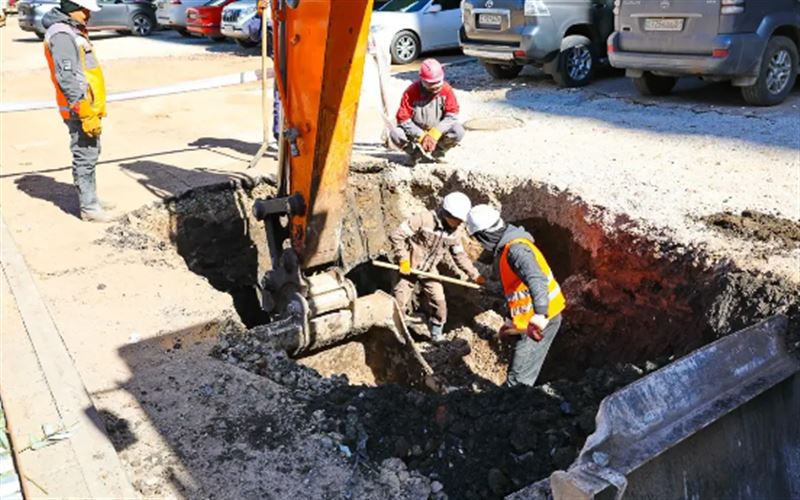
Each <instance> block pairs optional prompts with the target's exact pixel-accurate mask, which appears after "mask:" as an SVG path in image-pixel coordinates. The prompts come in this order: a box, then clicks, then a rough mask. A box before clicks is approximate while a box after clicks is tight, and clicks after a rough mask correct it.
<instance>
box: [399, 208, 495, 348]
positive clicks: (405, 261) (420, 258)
mask: <svg viewBox="0 0 800 500" xmlns="http://www.w3.org/2000/svg"><path fill="white" fill-rule="evenodd" d="M471 207H472V202H470V200H469V198H468V197H467V195H465V194H463V193H459V192H454V193H450V194H448V195H447V196H445V197H444V199H443V200H442V205H441V206H440V207H439V208H437V209H434V210H430V211H427V212H422V213H419V214H416V215H414V216H413V217H411V218H409V219H408V220H406V221H404V222H403V223H402V224H400V227H398V228H397V230H396V231H395V232H394V233H393V234H392V235H391V236H390V237H389V240H390V242H391V245H392V250H393V252H394V257H395V258H396V259H397V262H399V264H400V274H401V278H400V281H399V282H398V283H397V285H396V286H395V288H394V296H395V299H397V302H398V304H399V305H400V308H401V310H403V311H405V310H406V307H407V306H408V304H409V302H411V298H412V295H413V294H414V287H415V281H413V280H412V278H411V276H410V274H411V269H412V268H413V269H415V270H418V271H424V272H436V267H437V266H438V265H439V263H440V262H441V260H442V258H443V257H444V255H445V252H448V251H449V252H450V254H451V255H452V256H453V260H454V261H455V263H456V265H457V266H458V267H459V268H461V270H462V271H464V272H465V273H466V274H467V275H468V276H469V278H470V279H471V280H473V281H475V282H476V283H478V284H482V283H484V281H485V280H484V278H483V277H482V276H481V274H480V273H479V272H478V270H477V269H475V266H474V265H473V264H472V262H471V261H470V260H469V257H467V254H466V252H465V251H464V247H463V246H462V239H463V237H464V232H463V230H462V229H461V227H462V223H463V222H464V220H465V219H466V217H467V213H468V212H469V210H470V208H471ZM419 283H420V285H421V287H422V290H421V292H422V294H423V296H424V298H425V300H426V302H427V305H428V307H429V308H430V312H431V314H430V318H429V326H430V331H431V340H433V341H434V342H437V343H438V342H441V341H443V340H444V325H445V323H446V322H447V300H446V298H445V295H444V287H443V286H442V283H441V282H439V281H436V280H433V279H424V278H421V279H419Z"/></svg>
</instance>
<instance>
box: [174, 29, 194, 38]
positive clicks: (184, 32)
mask: <svg viewBox="0 0 800 500" xmlns="http://www.w3.org/2000/svg"><path fill="white" fill-rule="evenodd" d="M175 31H177V32H178V34H179V35H180V36H182V37H184V38H189V37H191V36H192V34H191V33H189V30H187V29H186V28H176V29H175Z"/></svg>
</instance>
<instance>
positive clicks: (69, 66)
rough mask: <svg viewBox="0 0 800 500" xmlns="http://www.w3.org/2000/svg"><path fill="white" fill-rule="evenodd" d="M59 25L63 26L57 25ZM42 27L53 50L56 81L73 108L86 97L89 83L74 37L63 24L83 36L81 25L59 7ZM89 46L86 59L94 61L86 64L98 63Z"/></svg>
mask: <svg viewBox="0 0 800 500" xmlns="http://www.w3.org/2000/svg"><path fill="white" fill-rule="evenodd" d="M59 24H61V25H62V26H57V25H59ZM42 25H43V26H44V28H45V29H46V30H47V32H46V33H45V42H46V43H47V44H48V46H49V47H50V54H51V55H52V57H53V66H54V69H55V75H56V82H57V83H58V86H59V87H61V91H62V92H63V93H64V96H65V97H66V98H67V103H69V106H70V107H72V106H74V105H75V103H77V102H78V101H80V100H81V99H83V97H84V96H85V95H86V88H87V87H88V84H87V83H86V76H85V75H84V74H83V67H82V66H81V59H80V54H79V52H78V47H77V45H76V44H75V37H74V36H72V35H70V34H69V33H66V32H65V31H66V30H64V29H62V28H63V25H66V26H67V27H68V28H69V30H71V31H73V32H74V33H75V34H78V35H80V32H81V28H82V26H81V25H80V24H79V23H78V22H77V21H75V20H74V19H72V18H71V17H69V16H68V15H66V14H64V13H63V12H62V11H61V10H60V9H59V8H58V7H56V8H55V9H52V10H51V11H50V12H48V13H47V14H45V15H44V17H43V18H42ZM87 44H88V40H87ZM88 47H89V49H88V51H87V54H86V57H87V59H89V58H91V61H89V60H87V65H88V64H92V63H94V64H96V60H95V59H94V57H95V56H94V53H93V51H92V50H91V44H88Z"/></svg>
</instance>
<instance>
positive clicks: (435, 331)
mask: <svg viewBox="0 0 800 500" xmlns="http://www.w3.org/2000/svg"><path fill="white" fill-rule="evenodd" d="M430 329H431V342H433V343H434V344H441V343H442V342H444V341H445V340H446V339H445V338H444V325H437V324H436V323H431V325H430Z"/></svg>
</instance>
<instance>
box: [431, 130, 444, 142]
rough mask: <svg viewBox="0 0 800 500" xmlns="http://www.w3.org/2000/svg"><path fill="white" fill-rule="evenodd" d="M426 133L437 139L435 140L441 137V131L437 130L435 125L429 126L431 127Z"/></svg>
mask: <svg viewBox="0 0 800 500" xmlns="http://www.w3.org/2000/svg"><path fill="white" fill-rule="evenodd" d="M428 135H429V136H431V137H433V138H434V140H437V141H438V140H439V139H441V138H442V132H441V130H439V129H438V128H436V127H431V129H430V130H428Z"/></svg>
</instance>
